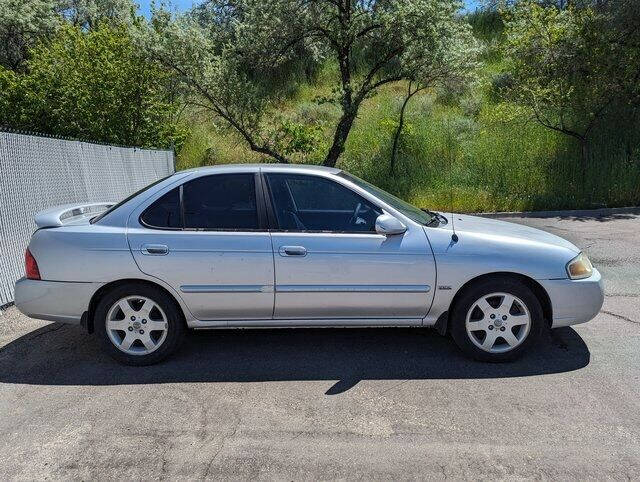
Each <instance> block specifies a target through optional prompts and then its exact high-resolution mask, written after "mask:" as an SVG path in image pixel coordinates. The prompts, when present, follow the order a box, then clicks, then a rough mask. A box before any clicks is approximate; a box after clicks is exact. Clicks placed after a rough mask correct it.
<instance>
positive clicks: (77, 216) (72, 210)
mask: <svg viewBox="0 0 640 482" xmlns="http://www.w3.org/2000/svg"><path fill="white" fill-rule="evenodd" d="M114 204H115V203H113V202H101V203H87V204H65V205H63V206H55V207H52V208H49V209H45V210H44V211H40V212H39V213H36V216H35V222H36V225H37V226H38V227H39V228H54V227H57V226H64V225H65V224H70V223H73V222H75V221H79V220H81V219H85V218H88V217H93V216H97V215H98V214H100V213H102V212H104V211H106V210H107V209H109V208H110V207H111V206H113V205H114Z"/></svg>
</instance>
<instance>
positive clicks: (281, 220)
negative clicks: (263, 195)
mask: <svg viewBox="0 0 640 482" xmlns="http://www.w3.org/2000/svg"><path fill="white" fill-rule="evenodd" d="M267 182H268V185H269V192H270V195H271V202H272V205H273V209H274V213H275V217H276V220H277V222H278V225H279V227H280V229H284V230H286V231H332V232H375V223H376V218H377V217H378V216H379V215H380V214H382V211H381V210H380V209H379V208H377V207H376V206H374V205H373V204H372V203H370V202H369V201H367V200H366V199H364V198H363V197H362V196H360V195H359V194H357V193H355V192H353V191H351V190H350V189H348V188H346V187H344V186H342V185H341V184H338V183H336V182H334V181H331V180H330V179H325V178H322V177H318V176H306V175H295V174H267Z"/></svg>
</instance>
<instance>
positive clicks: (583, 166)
mask: <svg viewBox="0 0 640 482" xmlns="http://www.w3.org/2000/svg"><path fill="white" fill-rule="evenodd" d="M589 155H590V151H589V139H588V138H587V137H583V138H581V139H580V171H581V172H580V178H581V181H582V192H583V193H584V194H585V196H586V197H587V198H588V201H589V202H591V200H592V197H593V196H592V193H591V192H590V189H589V187H588V186H587V166H588V163H589Z"/></svg>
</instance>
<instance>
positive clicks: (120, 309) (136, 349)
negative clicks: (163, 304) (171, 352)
mask: <svg viewBox="0 0 640 482" xmlns="http://www.w3.org/2000/svg"><path fill="white" fill-rule="evenodd" d="M105 329H106V330H107V335H108V336H109V339H110V340H111V343H113V344H114V346H115V347H116V348H117V349H118V350H120V351H122V352H124V353H126V354H127V355H148V354H149V353H152V352H154V351H156V350H157V349H158V348H160V346H161V345H162V344H163V343H164V341H165V339H166V338H167V332H168V330H169V323H168V322H167V316H166V315H165V313H164V311H162V308H160V306H159V305H158V304H157V303H156V302H155V301H153V300H151V299H149V298H147V297H145V296H137V295H133V296H127V297H125V298H121V299H119V300H118V301H116V302H115V303H114V304H113V305H112V306H111V308H110V309H109V311H108V312H107V320H106V323H105Z"/></svg>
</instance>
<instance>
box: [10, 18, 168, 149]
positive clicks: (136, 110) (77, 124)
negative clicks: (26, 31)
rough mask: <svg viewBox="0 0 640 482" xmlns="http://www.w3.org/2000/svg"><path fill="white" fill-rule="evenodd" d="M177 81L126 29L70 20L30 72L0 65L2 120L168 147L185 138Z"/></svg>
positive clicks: (38, 53) (34, 56)
mask: <svg viewBox="0 0 640 482" xmlns="http://www.w3.org/2000/svg"><path fill="white" fill-rule="evenodd" d="M170 80H171V79H170V76H169V74H168V73H167V72H166V71H165V70H164V69H163V68H162V67H161V66H159V65H158V64H154V63H153V62H150V61H149V60H148V59H146V58H144V57H143V56H141V55H140V53H139V52H138V50H137V48H136V46H135V45H134V44H133V42H132V39H131V36H130V35H129V34H128V31H127V30H126V29H125V28H124V27H110V26H107V25H106V24H105V25H103V26H100V27H98V28H97V29H95V30H91V31H88V32H87V31H84V30H82V29H80V28H78V27H73V26H70V25H66V26H64V27H62V28H61V29H60V30H59V32H58V34H57V35H56V36H55V38H54V39H53V40H52V41H51V42H48V43H41V44H39V45H38V46H36V47H34V48H33V49H32V50H31V52H30V59H29V60H28V61H27V63H26V72H25V73H16V72H13V71H11V70H8V69H2V68H0V125H8V126H10V127H13V128H18V129H27V130H34V131H38V132H41V133H49V134H55V135H62V136H69V137H77V138H84V139H91V140H94V141H102V142H108V143H117V144H125V145H134V146H148V147H167V146H169V145H170V144H171V143H172V142H173V141H179V140H180V130H179V128H178V126H177V123H176V117H177V112H178V108H179V105H178V103H177V102H176V101H175V100H174V98H173V96H172V91H171V89H170Z"/></svg>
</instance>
